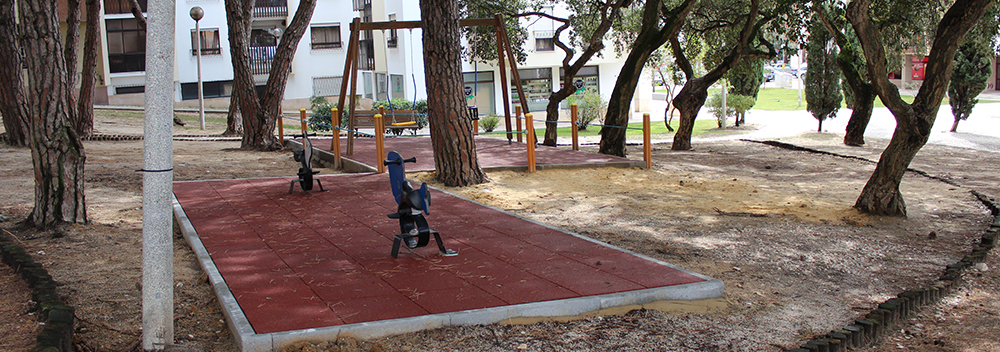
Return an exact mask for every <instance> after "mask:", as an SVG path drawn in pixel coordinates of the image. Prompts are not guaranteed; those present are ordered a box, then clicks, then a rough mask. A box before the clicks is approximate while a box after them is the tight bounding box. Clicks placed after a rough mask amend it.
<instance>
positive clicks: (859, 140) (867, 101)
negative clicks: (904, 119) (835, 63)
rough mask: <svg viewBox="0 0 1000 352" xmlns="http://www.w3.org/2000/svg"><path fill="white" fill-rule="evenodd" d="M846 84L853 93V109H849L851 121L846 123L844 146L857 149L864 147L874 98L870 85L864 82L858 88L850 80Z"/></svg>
mask: <svg viewBox="0 0 1000 352" xmlns="http://www.w3.org/2000/svg"><path fill="white" fill-rule="evenodd" d="M845 73H846V72H845ZM847 82H848V86H850V89H851V91H852V92H853V93H854V108H852V109H851V119H850V120H848V121H847V129H846V131H845V133H844V144H846V145H849V146H853V147H859V146H862V145H865V130H866V129H867V128H868V122H869V121H870V120H871V118H872V109H873V108H874V107H875V97H876V96H875V93H874V92H873V91H872V85H871V83H867V82H864V83H861V84H860V87H855V86H854V85H853V84H851V83H850V80H847Z"/></svg>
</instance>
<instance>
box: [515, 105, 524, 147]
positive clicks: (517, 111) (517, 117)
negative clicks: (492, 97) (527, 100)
mask: <svg viewBox="0 0 1000 352" xmlns="http://www.w3.org/2000/svg"><path fill="white" fill-rule="evenodd" d="M514 120H517V142H518V143H521V142H524V140H523V139H521V131H524V130H523V129H521V106H520V105H514Z"/></svg>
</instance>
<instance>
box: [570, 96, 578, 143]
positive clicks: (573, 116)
mask: <svg viewBox="0 0 1000 352" xmlns="http://www.w3.org/2000/svg"><path fill="white" fill-rule="evenodd" d="M569 121H570V124H569V125H570V131H572V132H573V150H580V127H579V126H577V125H576V121H577V106H576V103H573V104H569Z"/></svg>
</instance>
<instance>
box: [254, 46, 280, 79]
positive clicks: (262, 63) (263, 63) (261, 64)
mask: <svg viewBox="0 0 1000 352" xmlns="http://www.w3.org/2000/svg"><path fill="white" fill-rule="evenodd" d="M277 49H278V47H277V46H251V47H250V73H251V74H254V75H266V74H270V73H271V61H273V60H274V53H275V52H276V51H277Z"/></svg>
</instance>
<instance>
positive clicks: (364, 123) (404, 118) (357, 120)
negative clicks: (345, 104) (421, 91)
mask: <svg viewBox="0 0 1000 352" xmlns="http://www.w3.org/2000/svg"><path fill="white" fill-rule="evenodd" d="M378 113H379V112H378V110H355V111H354V128H373V127H375V114H378ZM419 115H420V113H418V112H416V111H414V110H396V111H385V114H383V115H382V117H383V121H385V122H384V123H385V125H386V126H392V124H393V123H402V122H412V121H416V120H417V116H419Z"/></svg>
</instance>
